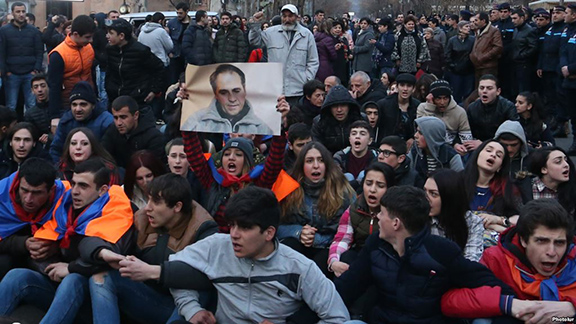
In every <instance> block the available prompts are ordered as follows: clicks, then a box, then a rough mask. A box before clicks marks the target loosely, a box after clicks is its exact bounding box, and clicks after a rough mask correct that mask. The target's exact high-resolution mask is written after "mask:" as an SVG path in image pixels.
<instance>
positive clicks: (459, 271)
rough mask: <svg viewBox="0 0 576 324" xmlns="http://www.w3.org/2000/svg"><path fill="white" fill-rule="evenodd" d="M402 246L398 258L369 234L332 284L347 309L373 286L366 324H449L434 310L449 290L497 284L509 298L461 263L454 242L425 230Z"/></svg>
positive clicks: (478, 269) (485, 275)
mask: <svg viewBox="0 0 576 324" xmlns="http://www.w3.org/2000/svg"><path fill="white" fill-rule="evenodd" d="M404 244H405V253H404V255H403V256H401V257H400V256H399V255H398V253H397V252H396V251H395V250H394V248H393V246H392V245H391V244H390V243H388V242H386V241H385V240H382V239H380V238H378V233H374V234H372V235H371V236H369V237H368V240H367V241H366V245H365V246H364V249H363V250H362V251H361V252H360V255H359V256H358V258H357V259H356V261H355V262H354V263H353V264H352V265H351V266H350V269H348V271H346V272H345V273H344V274H343V275H342V276H340V277H339V278H337V279H336V281H335V284H336V290H338V292H339V293H340V296H341V297H342V299H343V300H344V302H345V303H346V304H347V305H350V304H351V303H352V302H353V301H354V300H356V298H358V297H359V296H360V295H361V294H362V293H363V292H365V291H366V289H367V288H368V287H370V286H375V287H376V290H377V291H378V297H377V298H376V299H375V300H377V305H376V307H374V309H373V310H372V314H371V316H370V323H407V324H408V323H415V324H416V323H426V324H429V323H435V324H439V323H453V322H454V320H453V319H452V320H451V319H449V318H447V317H444V315H442V312H441V310H440V300H441V298H442V295H444V293H445V292H447V291H448V290H449V289H451V288H460V287H466V288H477V287H483V286H490V287H494V286H499V287H502V295H505V294H506V295H507V294H513V291H512V290H511V289H510V288H509V287H508V286H507V285H506V284H504V283H503V282H502V281H500V280H499V279H498V278H496V276H494V274H493V273H492V271H490V270H489V269H488V268H486V267H485V266H483V265H481V264H480V263H478V262H473V261H470V260H467V259H465V258H464V256H463V255H462V251H461V250H460V248H459V247H458V246H457V245H456V243H454V242H452V241H450V240H448V239H445V238H443V237H440V236H437V235H432V234H430V229H429V228H428V227H426V228H424V229H423V230H422V231H420V232H419V233H416V234H415V235H413V236H410V237H409V238H407V239H406V240H405V243H404Z"/></svg>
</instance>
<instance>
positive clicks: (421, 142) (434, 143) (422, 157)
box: [408, 117, 464, 188]
mask: <svg viewBox="0 0 576 324" xmlns="http://www.w3.org/2000/svg"><path fill="white" fill-rule="evenodd" d="M414 125H415V127H416V133H415V134H414V144H413V145H412V149H411V150H410V153H409V154H408V157H409V158H410V161H411V163H412V164H411V168H412V169H414V170H416V172H418V176H419V178H420V179H427V178H428V177H429V176H430V175H432V174H433V173H434V172H436V171H438V170H440V169H451V170H454V171H457V172H458V171H462V170H464V165H463V164H462V158H461V157H460V155H458V153H456V151H455V150H454V149H453V148H452V146H450V144H448V143H446V124H444V122H443V121H442V120H440V119H439V118H436V117H420V118H418V119H416V120H415V121H414ZM415 185H416V186H417V187H419V188H422V186H423V185H424V183H416V184H415Z"/></svg>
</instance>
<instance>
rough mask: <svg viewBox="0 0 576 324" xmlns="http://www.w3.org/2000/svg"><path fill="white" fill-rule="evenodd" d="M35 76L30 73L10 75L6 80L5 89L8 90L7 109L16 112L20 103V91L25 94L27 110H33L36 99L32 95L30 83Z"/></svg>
mask: <svg viewBox="0 0 576 324" xmlns="http://www.w3.org/2000/svg"><path fill="white" fill-rule="evenodd" d="M33 77H34V76H33V75H32V74H30V73H28V74H22V75H16V74H10V75H8V76H6V78H5V79H4V88H5V89H6V90H5V91H6V107H8V108H10V109H12V110H16V104H17V103H18V94H19V92H20V90H22V92H23V93H24V101H25V103H26V108H32V107H34V106H35V105H36V97H34V94H32V86H31V85H30V81H32V78H33Z"/></svg>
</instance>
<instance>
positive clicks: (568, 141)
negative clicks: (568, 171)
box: [556, 135, 576, 164]
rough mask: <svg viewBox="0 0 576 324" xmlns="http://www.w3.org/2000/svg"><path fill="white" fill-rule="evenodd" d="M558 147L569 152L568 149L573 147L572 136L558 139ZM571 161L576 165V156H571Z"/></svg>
mask: <svg viewBox="0 0 576 324" xmlns="http://www.w3.org/2000/svg"><path fill="white" fill-rule="evenodd" d="M556 145H557V146H560V147H561V148H563V149H564V150H566V151H568V148H569V147H570V145H572V135H569V136H568V137H567V138H556ZM570 159H571V160H572V162H573V163H574V164H576V156H571V157H570Z"/></svg>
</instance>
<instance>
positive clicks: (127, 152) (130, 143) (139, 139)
mask: <svg viewBox="0 0 576 324" xmlns="http://www.w3.org/2000/svg"><path fill="white" fill-rule="evenodd" d="M164 139H165V138H164V136H162V133H160V131H159V130H157V129H156V125H155V123H154V122H152V119H150V118H139V123H138V126H137V127H136V129H134V130H133V131H132V132H131V133H130V134H129V135H122V134H120V133H119V132H118V129H117V128H116V126H115V125H114V124H112V125H110V126H109V127H108V129H107V130H106V133H104V136H103V137H102V145H103V146H104V148H105V149H106V150H107V151H108V152H110V154H111V155H112V156H113V157H114V159H115V160H116V164H117V165H118V166H119V167H122V168H126V167H127V166H128V163H129V162H130V157H131V156H132V154H134V152H136V151H139V150H148V151H151V152H152V153H154V155H156V156H157V157H160V158H161V160H163V161H165V160H166V159H165V156H166V154H164V144H166V142H165V141H164Z"/></svg>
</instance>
